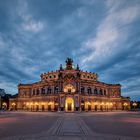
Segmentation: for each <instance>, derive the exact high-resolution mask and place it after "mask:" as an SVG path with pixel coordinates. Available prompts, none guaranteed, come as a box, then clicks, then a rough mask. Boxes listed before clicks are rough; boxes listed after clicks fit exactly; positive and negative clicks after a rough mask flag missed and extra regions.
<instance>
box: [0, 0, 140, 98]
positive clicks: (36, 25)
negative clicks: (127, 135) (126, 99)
mask: <svg viewBox="0 0 140 140" xmlns="http://www.w3.org/2000/svg"><path fill="white" fill-rule="evenodd" d="M67 57H72V58H73V59H74V62H75V64H77V63H78V64H79V66H80V68H81V69H82V70H87V71H91V72H96V73H98V74H99V79H100V81H103V82H106V83H120V84H121V85H122V95H123V96H130V97H131V98H132V99H133V100H140V62H139V61H140V1H139V0H104V1H103V0H1V1H0V88H4V89H5V90H6V91H7V92H8V93H12V94H14V93H17V84H18V83H19V82H20V81H22V83H32V82H36V81H38V80H40V74H41V73H43V72H48V71H51V70H56V69H58V68H59V64H60V63H62V64H63V65H64V63H65V60H66V58H67Z"/></svg>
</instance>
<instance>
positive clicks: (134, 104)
mask: <svg viewBox="0 0 140 140" xmlns="http://www.w3.org/2000/svg"><path fill="white" fill-rule="evenodd" d="M132 105H133V106H134V111H136V106H137V103H136V102H134V103H133V104H132Z"/></svg>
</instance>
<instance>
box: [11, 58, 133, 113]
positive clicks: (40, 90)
mask: <svg viewBox="0 0 140 140" xmlns="http://www.w3.org/2000/svg"><path fill="white" fill-rule="evenodd" d="M10 108H12V109H18V110H29V111H66V112H73V111H111V110H123V109H125V110H126V109H127V110H129V109H130V98H129V97H122V96H121V85H120V84H106V83H103V82H100V81H98V75H97V74H96V73H91V72H84V71H82V70H80V68H79V66H78V65H77V66H76V68H74V65H73V60H72V59H71V58H67V60H66V66H65V68H63V66H62V64H61V65H60V68H59V70H57V71H55V72H53V71H52V72H48V73H43V74H41V80H40V81H39V82H36V83H33V84H19V85H18V97H17V98H15V99H10Z"/></svg>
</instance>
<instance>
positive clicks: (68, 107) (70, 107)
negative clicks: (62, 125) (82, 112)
mask: <svg viewBox="0 0 140 140" xmlns="http://www.w3.org/2000/svg"><path fill="white" fill-rule="evenodd" d="M65 111H66V112H73V111H74V100H73V98H71V97H68V98H66V101H65Z"/></svg>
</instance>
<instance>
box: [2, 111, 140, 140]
mask: <svg viewBox="0 0 140 140" xmlns="http://www.w3.org/2000/svg"><path fill="white" fill-rule="evenodd" d="M0 139H1V140H19V139H20V140H22V139H27V140H28V139H32V140H34V139H40V140H47V139H48V140H51V139H52V140H55V139H60V140H63V139H66V140H86V139H89V140H94V139H95V140H96V139H98V140H102V139H104V140H114V139H116V140H125V139H128V140H133V139H140V113H138V112H98V113H95V112H91V113H87V112H86V113H53V112H52V113H47V112H10V113H1V114H0Z"/></svg>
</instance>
